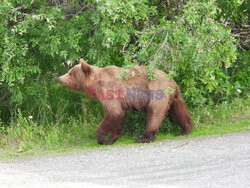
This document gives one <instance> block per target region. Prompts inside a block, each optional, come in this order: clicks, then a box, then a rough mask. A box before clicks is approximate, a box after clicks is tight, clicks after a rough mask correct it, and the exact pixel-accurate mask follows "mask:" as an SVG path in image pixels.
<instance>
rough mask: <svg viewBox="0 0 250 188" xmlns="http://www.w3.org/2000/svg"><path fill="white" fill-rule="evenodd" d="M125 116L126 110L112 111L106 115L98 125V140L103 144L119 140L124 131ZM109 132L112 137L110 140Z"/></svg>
mask: <svg viewBox="0 0 250 188" xmlns="http://www.w3.org/2000/svg"><path fill="white" fill-rule="evenodd" d="M124 117H125V114H124V112H120V113H117V112H116V113H111V114H110V115H105V116H104V118H103V120H102V121H101V123H100V124H99V126H98V127H97V132H96V139H97V142H98V143H99V144H102V145H111V144H113V143H114V142H115V141H116V140H118V139H119V138H120V135H121V132H122V128H123V124H124ZM108 134H110V138H109V140H106V138H107V136H108Z"/></svg>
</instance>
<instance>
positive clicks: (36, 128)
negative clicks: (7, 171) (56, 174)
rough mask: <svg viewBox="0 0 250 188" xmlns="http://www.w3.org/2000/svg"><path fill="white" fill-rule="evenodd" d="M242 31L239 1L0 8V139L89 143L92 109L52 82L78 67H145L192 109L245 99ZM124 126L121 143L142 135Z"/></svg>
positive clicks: (25, 0) (130, 0)
mask: <svg viewBox="0 0 250 188" xmlns="http://www.w3.org/2000/svg"><path fill="white" fill-rule="evenodd" d="M249 28H250V27H249V10H247V1H245V0H237V1H235V0H225V1H219V0H204V1H195V0H177V1H173V0H167V1H162V0H140V1H137V0H127V1H122V0H38V1H30V0H2V1H1V2H0V128H1V129H0V135H1V134H2V136H0V137H4V136H3V135H5V136H6V135H8V134H13V135H14V136H13V137H12V138H13V139H14V140H15V139H16V140H19V141H18V142H19V144H20V145H21V146H22V143H26V142H28V143H29V142H32V138H34V137H36V139H37V138H41V140H42V139H44V138H45V137H46V139H47V141H48V142H50V141H51V142H54V143H57V142H58V143H60V139H62V138H61V137H64V138H67V137H68V138H71V139H69V140H73V142H80V141H82V140H83V138H86V139H88V138H91V139H92V138H93V137H94V130H95V128H96V126H97V124H98V122H99V120H100V119H101V117H102V109H101V107H100V104H99V103H98V102H96V101H88V100H86V98H85V97H84V96H83V95H80V94H76V93H71V92H69V91H68V90H67V89H64V88H62V87H60V86H59V85H58V84H57V83H56V81H55V79H56V78H57V77H58V76H59V75H61V74H63V73H65V72H66V71H67V68H68V65H67V62H75V63H76V62H77V60H78V59H79V58H81V57H82V58H84V59H85V60H88V63H89V64H92V65H96V66H99V67H104V66H107V65H117V66H124V67H128V68H129V67H131V66H134V65H136V64H139V65H148V66H149V67H150V69H148V73H147V74H148V76H149V78H150V79H153V77H154V72H152V71H151V70H152V69H151V67H157V68H160V69H161V70H163V71H165V72H166V73H168V74H169V77H173V78H174V79H175V80H176V82H177V83H178V84H179V85H180V87H181V90H182V94H183V97H184V98H185V100H186V101H187V104H188V106H189V108H191V109H202V108H204V107H205V106H206V105H219V104H221V103H225V102H227V103H230V102H232V101H234V100H235V99H236V98H239V97H240V98H244V97H246V96H247V95H248V88H249V83H250V80H249V59H250V58H249V34H250V30H249ZM191 111H192V110H191ZM128 120H129V122H130V124H129V125H127V126H126V131H127V132H128V133H129V132H131V133H133V132H134V131H137V132H139V133H141V132H143V127H144V125H143V123H142V122H141V121H144V117H143V116H141V115H139V114H136V113H133V115H132V113H131V114H129V116H128ZM166 121H167V120H166ZM164 125H165V127H164V126H163V128H162V130H163V131H164V130H165V131H169V130H171V127H173V126H171V123H170V122H165V123H164ZM83 127H84V128H85V129H86V130H85V131H83ZM1 130H2V131H1ZM11 130H12V131H11ZM25 130H27V131H25ZM69 130H70V131H69ZM31 132H32V133H31ZM26 133H27V134H29V133H30V134H31V136H30V137H29V135H28V136H27V135H23V134H26ZM33 134H34V135H33ZM55 134H56V135H55ZM25 136H26V137H25ZM24 137H25V138H24ZM75 137H76V138H75ZM52 138H53V139H54V140H53V139H52ZM72 138H73V139H72ZM74 138H75V139H74ZM0 139H1V138H0ZM55 139H58V140H55ZM14 140H13V142H14ZM27 140H28V141H27ZM49 140H50V141H49ZM6 142H10V141H9V140H8V141H5V142H4V144H6ZM46 143H47V142H46ZM0 144H1V142H0ZM26 146H27V145H26ZM27 147H29V146H27Z"/></svg>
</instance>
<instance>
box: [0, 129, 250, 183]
mask: <svg viewBox="0 0 250 188" xmlns="http://www.w3.org/2000/svg"><path fill="white" fill-rule="evenodd" d="M249 180H250V131H246V132H240V133H231V134H225V135H220V136H218V135H217V136H209V137H204V138H203V137H199V138H195V139H181V140H169V141H161V142H154V143H150V144H135V145H130V146H126V147H118V146H113V147H112V146H111V147H110V148H108V149H107V150H101V149H98V150H90V151H75V152H73V153H71V154H59V155H49V156H39V157H33V158H29V159H25V160H18V159H16V160H14V161H12V162H9V163H3V162H0V185H1V187H60V188H61V187H85V186H86V187H133V188H134V187H144V188H145V187H250V181H249Z"/></svg>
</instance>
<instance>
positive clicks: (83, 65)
mask: <svg viewBox="0 0 250 188" xmlns="http://www.w3.org/2000/svg"><path fill="white" fill-rule="evenodd" d="M79 64H80V65H81V69H82V71H83V72H84V73H85V75H89V74H90V73H91V67H90V66H89V65H88V64H87V62H86V61H84V60H83V59H80V60H79Z"/></svg>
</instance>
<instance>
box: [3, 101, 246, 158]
mask: <svg viewBox="0 0 250 188" xmlns="http://www.w3.org/2000/svg"><path fill="white" fill-rule="evenodd" d="M249 112H250V110H249V99H245V100H241V99H237V100H235V101H234V102H233V103H231V104H227V103H223V104H220V105H215V106H212V105H211V106H206V107H203V108H199V109H194V110H191V115H192V117H193V121H194V123H195V127H194V129H193V131H192V132H191V134H190V135H188V136H183V137H174V135H175V134H176V133H177V132H178V131H180V129H179V128H176V127H174V128H173V129H171V131H170V132H167V133H166V132H160V133H159V134H158V136H157V139H156V141H163V140H167V139H183V138H195V137H198V136H209V135H217V134H226V133H231V132H240V131H246V130H250V118H249ZM78 123H79V122H78ZM78 123H77V122H75V124H74V123H73V124H71V126H70V129H67V130H66V131H65V130H64V132H62V130H63V129H66V128H68V127H69V126H68V125H60V127H57V126H51V127H52V128H48V127H47V128H46V129H45V128H42V127H39V126H37V125H35V123H34V122H32V121H29V120H28V119H26V118H24V117H22V116H21V115H20V117H19V118H18V121H17V126H16V127H14V128H13V127H12V128H9V129H8V130H4V131H3V130H2V131H1V132H0V160H9V159H12V158H24V157H27V156H31V155H43V154H48V153H49V154H53V153H60V152H70V151H73V150H90V149H97V148H99V149H108V148H109V147H113V146H100V145H98V144H97V143H96V141H95V138H94V133H95V126H93V125H89V126H85V127H84V128H83V127H82V124H81V126H79V124H78ZM165 123H166V122H165ZM165 123H163V126H166V125H164V124H165ZM85 124H87V122H85ZM64 126H65V127H64ZM136 143H137V142H136V141H135V140H133V137H132V136H131V135H128V134H124V135H123V136H122V137H121V139H120V140H118V141H117V142H116V143H115V144H114V146H126V145H129V144H136Z"/></svg>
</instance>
